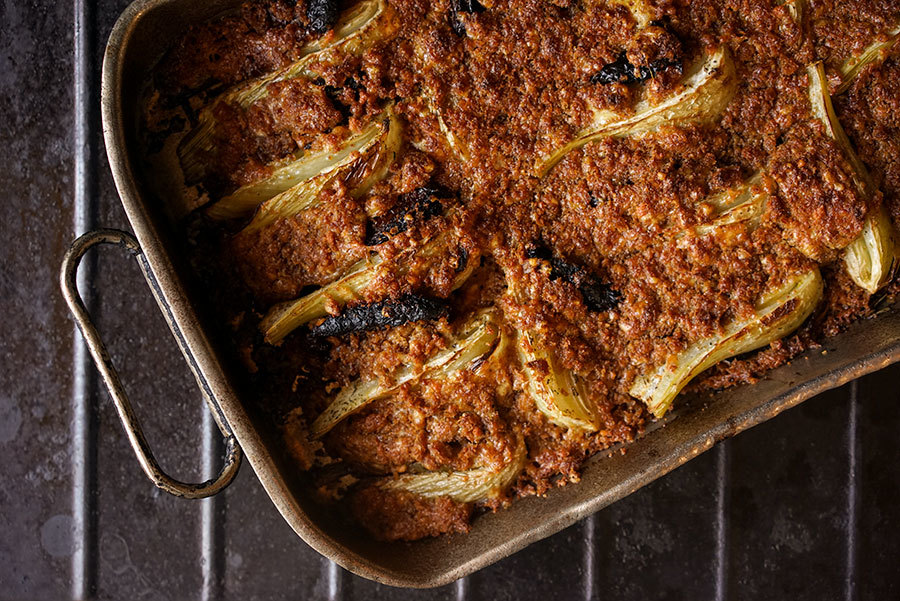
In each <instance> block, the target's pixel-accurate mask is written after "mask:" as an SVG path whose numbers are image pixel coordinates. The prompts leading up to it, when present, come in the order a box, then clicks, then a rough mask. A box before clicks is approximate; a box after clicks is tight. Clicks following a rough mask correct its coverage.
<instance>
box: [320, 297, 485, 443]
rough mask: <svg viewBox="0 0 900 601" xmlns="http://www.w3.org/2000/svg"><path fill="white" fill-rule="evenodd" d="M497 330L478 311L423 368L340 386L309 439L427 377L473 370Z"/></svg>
mask: <svg viewBox="0 0 900 601" xmlns="http://www.w3.org/2000/svg"><path fill="white" fill-rule="evenodd" d="M499 338H500V328H499V326H498V325H497V323H496V316H495V314H494V313H493V312H491V311H481V312H479V313H477V314H476V315H475V316H474V317H473V318H472V319H471V320H469V321H468V322H467V323H465V324H464V325H463V326H462V327H461V328H460V330H459V333H458V334H456V335H454V336H453V337H451V338H450V339H449V340H447V346H446V348H445V349H443V350H441V351H439V352H438V353H436V354H435V355H434V356H432V357H431V358H429V359H428V360H427V361H426V362H425V364H424V365H421V366H414V365H409V366H406V367H404V368H403V369H401V370H400V372H399V373H398V374H397V375H396V376H395V377H394V378H393V380H392V381H391V382H390V383H385V382H382V381H381V380H379V379H377V378H376V379H367V380H357V381H355V382H353V383H351V384H348V385H347V386H345V387H343V388H342V389H341V390H340V391H339V392H338V393H337V396H335V398H334V400H333V401H332V402H331V404H330V405H328V407H327V408H326V409H325V411H323V412H322V413H321V415H319V416H318V417H317V418H316V420H315V421H314V422H313V423H312V425H311V426H310V428H309V431H310V435H311V436H312V437H313V438H321V437H322V436H323V435H325V434H326V433H328V431H329V430H331V429H332V428H333V427H334V426H336V425H337V424H338V423H340V422H341V420H343V419H344V418H346V417H347V416H349V415H351V414H353V413H355V412H356V411H359V410H360V409H361V408H363V407H365V406H366V405H368V404H369V403H371V402H372V401H377V400H378V399H383V398H386V397H389V396H390V395H392V394H394V393H396V392H397V391H398V390H399V389H400V387H401V386H403V385H405V384H408V383H412V384H415V383H417V382H419V381H421V380H422V379H427V378H441V379H446V378H452V377H453V375H454V374H455V373H457V372H459V371H461V370H464V369H469V368H472V367H473V366H475V367H477V366H478V365H480V364H481V361H479V360H480V359H483V358H484V357H486V356H488V355H490V354H491V353H492V352H493V351H494V349H495V348H496V347H497V343H498V341H499Z"/></svg>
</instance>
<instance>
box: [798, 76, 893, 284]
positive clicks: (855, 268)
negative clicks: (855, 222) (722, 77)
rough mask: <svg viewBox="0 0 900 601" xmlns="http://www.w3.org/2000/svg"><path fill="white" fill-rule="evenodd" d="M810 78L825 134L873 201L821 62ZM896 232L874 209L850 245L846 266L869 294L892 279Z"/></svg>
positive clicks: (814, 106) (816, 113)
mask: <svg viewBox="0 0 900 601" xmlns="http://www.w3.org/2000/svg"><path fill="white" fill-rule="evenodd" d="M807 73H808V74H809V99H810V102H811V103H812V110H813V115H814V116H815V118H816V119H818V120H819V121H820V122H821V123H822V125H823V126H824V127H825V132H826V133H827V134H828V136H829V137H830V138H831V139H833V140H834V141H835V142H836V143H837V144H838V146H840V148H841V150H842V151H843V152H844V156H845V157H846V158H847V160H848V161H849V163H850V165H851V167H852V168H853V181H854V184H855V185H856V187H857V189H858V190H859V192H860V193H861V194H863V195H864V196H865V197H866V198H868V199H870V200H871V198H872V195H873V194H874V191H875V185H874V183H873V182H872V179H871V177H870V176H869V172H868V171H867V170H866V167H865V165H863V162H862V161H861V160H860V159H859V156H857V154H856V152H855V151H854V150H853V145H852V144H851V143H850V139H849V138H847V134H846V133H844V128H843V127H841V123H840V121H839V120H838V118H837V115H836V114H835V112H834V107H833V106H832V104H831V96H830V94H829V93H828V81H827V79H826V78H825V68H824V66H823V65H822V63H821V62H817V63H814V64H812V65H810V66H809V67H807ZM893 230H894V228H893V225H892V224H891V221H890V218H889V217H888V215H887V213H886V212H885V210H884V207H882V206H880V205H879V206H877V207H874V208H872V209H870V214H869V216H868V217H867V218H866V222H865V224H864V226H863V231H862V232H861V233H860V235H859V236H857V238H856V239H855V240H854V241H853V242H851V243H850V245H849V246H848V247H847V249H846V250H845V252H844V263H845V264H846V266H847V273H848V274H849V275H850V277H851V279H853V281H854V282H855V283H856V284H857V285H858V286H859V287H860V288H863V289H864V290H866V291H867V292H868V293H869V294H874V293H875V292H877V291H878V289H879V288H881V287H882V286H884V285H885V284H886V283H887V282H888V280H889V279H890V276H891V269H892V267H893V264H894V258H895V256H896V253H897V249H896V247H895V241H894V231H893Z"/></svg>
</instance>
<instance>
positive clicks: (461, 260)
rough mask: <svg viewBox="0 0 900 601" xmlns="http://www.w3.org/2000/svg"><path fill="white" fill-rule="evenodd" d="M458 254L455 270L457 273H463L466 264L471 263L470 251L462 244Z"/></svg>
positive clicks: (458, 248)
mask: <svg viewBox="0 0 900 601" xmlns="http://www.w3.org/2000/svg"><path fill="white" fill-rule="evenodd" d="M457 253H459V254H457V255H456V268H455V269H454V271H455V272H456V273H462V272H463V271H465V270H466V266H467V265H468V264H469V251H468V250H466V249H465V247H463V246H462V245H460V246H459V247H457Z"/></svg>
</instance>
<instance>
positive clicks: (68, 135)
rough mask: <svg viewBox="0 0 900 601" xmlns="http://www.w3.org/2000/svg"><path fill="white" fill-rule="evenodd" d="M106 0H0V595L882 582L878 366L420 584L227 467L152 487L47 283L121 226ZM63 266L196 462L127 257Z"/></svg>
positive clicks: (890, 528) (210, 437)
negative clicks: (185, 494) (327, 542)
mask: <svg viewBox="0 0 900 601" xmlns="http://www.w3.org/2000/svg"><path fill="white" fill-rule="evenodd" d="M124 6H125V0H115V1H112V0H101V1H99V2H91V1H89V0H74V1H73V2H68V3H67V2H63V3H59V2H51V1H50V0H37V1H34V2H16V1H15V0H4V1H3V2H2V4H0V27H2V32H0V148H2V149H3V151H2V159H0V184H2V190H3V191H4V195H3V197H4V200H5V202H6V204H7V206H8V207H9V209H10V210H8V211H7V212H6V214H5V218H4V219H2V220H0V235H2V239H3V240H4V244H3V245H2V251H0V252H2V258H0V303H2V309H3V315H6V316H7V317H6V323H5V326H6V327H5V328H4V332H3V334H2V335H0V357H2V358H3V369H0V452H2V455H3V461H2V462H0V477H2V481H3V486H2V487H0V585H2V586H0V599H10V600H26V599H66V598H73V599H80V598H97V599H194V598H200V599H218V598H222V599H313V600H316V599H340V600H363V599H365V600H368V599H422V600H429V601H431V600H435V601H436V600H443V599H462V600H473V601H474V600H482V599H491V600H496V601H501V600H505V599H523V600H526V601H527V600H530V599H542V600H544V599H557V598H559V599H570V598H571V599H578V598H584V599H601V598H610V597H614V598H617V599H647V598H654V599H656V598H659V599H672V600H675V599H691V600H696V599H761V598H768V599H773V598H784V597H788V596H790V598H792V599H794V600H800V599H815V600H821V599H839V598H843V599H848V600H852V599H873V600H875V599H877V600H882V599H896V598H900V576H898V575H897V565H898V562H900V537H898V536H897V535H896V532H897V531H898V529H900V440H898V436H897V432H898V430H900V403H898V402H897V401H898V396H900V394H898V387H897V386H896V381H897V378H898V376H900V366H895V367H892V368H889V369H887V370H884V371H882V372H879V373H877V374H874V375H872V376H869V377H866V378H864V379H862V380H860V381H858V382H855V383H853V384H850V385H848V386H845V387H843V388H841V389H839V390H835V391H832V392H829V393H827V394H824V395H822V396H820V397H818V398H816V399H813V400H810V401H808V402H806V403H805V404H803V405H801V406H800V407H798V408H796V409H794V410H791V411H789V412H787V413H786V414H784V415H782V416H780V417H778V418H777V419H774V420H772V421H770V422H768V423H766V424H763V425H762V426H759V427H757V428H755V429H753V430H751V431H749V432H746V433H744V434H742V435H740V436H739V437H737V438H736V439H733V440H730V441H727V442H725V443H723V444H720V445H718V446H717V447H716V448H715V449H714V450H712V451H711V452H709V453H706V454H704V455H702V456H700V457H699V458H697V459H696V460H694V461H692V462H690V463H688V464H687V465H686V466H684V467H682V468H680V469H678V470H676V471H675V472H673V473H672V474H670V475H669V476H667V477H665V478H663V479H661V480H659V481H657V482H655V483H653V484H651V485H649V486H648V487H646V488H644V489H642V490H640V491H639V492H637V493H635V494H634V495H632V496H630V497H628V498H626V499H625V500H623V501H621V502H619V503H616V504H615V505H613V506H611V507H609V508H608V509H606V510H604V511H602V512H600V513H598V514H596V515H595V516H593V517H591V518H588V519H587V520H585V521H583V522H581V523H579V524H577V525H575V526H573V527H571V528H569V529H568V530H566V531H564V532H562V533H560V534H558V535H556V536H554V537H552V538H550V539H547V540H545V541H542V542H539V543H537V544H535V545H532V546H531V547H529V548H528V549H526V550H524V551H522V552H521V553H518V554H517V555H515V556H513V557H510V558H508V559H506V560H505V561H502V562H500V563H498V564H496V565H494V566H492V567H490V568H487V569H485V570H483V571H481V572H479V573H477V574H475V575H473V576H471V577H469V578H467V579H464V580H462V581H459V582H457V583H455V584H454V585H450V586H448V587H444V588H443V589H437V590H433V591H403V590H397V589H390V588H387V587H383V586H379V585H375V584H373V583H371V582H368V581H365V580H362V579H360V578H357V577H355V576H352V575H350V574H348V573H346V572H344V571H343V570H341V569H339V568H337V567H336V566H334V565H333V564H331V563H330V562H328V561H326V560H324V559H322V558H321V557H319V556H318V555H317V554H316V553H314V552H313V551H311V550H310V549H309V548H308V547H307V546H306V545H305V544H304V543H303V542H302V541H300V539H299V538H297V537H296V536H294V535H293V534H292V532H291V531H290V530H289V528H288V527H287V526H286V525H285V524H284V522H283V521H282V519H281V518H280V517H279V515H278V514H277V512H276V510H275V508H274V507H273V506H272V505H271V503H270V502H269V501H268V499H267V497H266V495H265V493H264V492H263V490H262V488H261V487H260V485H259V483H258V482H257V480H256V478H255V476H254V475H253V473H252V471H251V470H250V469H249V468H247V467H245V468H244V469H243V470H242V472H241V474H240V475H239V476H238V479H237V481H236V482H235V483H234V484H233V485H232V487H231V488H229V489H228V490H227V492H226V493H225V494H224V495H223V496H222V497H221V498H216V499H212V500H205V501H184V500H179V499H174V498H171V497H168V496H166V495H164V494H162V493H158V492H156V491H155V490H154V489H153V487H152V486H151V485H150V484H149V483H148V482H147V480H146V479H145V478H144V476H143V475H142V474H141V473H140V470H139V468H138V465H137V462H136V461H135V460H134V458H133V457H132V455H131V451H130V450H129V448H128V446H127V443H126V441H125V438H124V435H123V433H122V430H121V427H120V426H119V424H118V421H117V418H116V416H115V414H114V412H113V410H112V407H111V404H110V402H109V400H108V399H107V398H106V394H105V392H104V391H102V390H101V389H100V388H99V387H98V382H97V380H96V378H95V377H94V375H93V371H92V369H91V368H90V366H89V365H88V363H87V362H86V361H87V360H86V353H85V351H84V348H83V346H82V344H81V341H80V338H79V337H78V336H77V335H76V334H75V332H74V328H73V325H72V323H71V322H70V321H69V320H68V319H67V317H66V311H65V308H64V305H63V302H62V299H61V297H60V295H59V293H58V292H57V286H56V270H57V268H58V265H59V262H60V259H61V257H62V253H63V251H64V249H65V246H66V245H67V244H68V242H69V241H70V240H71V239H72V237H73V236H74V234H75V233H76V232H81V231H84V230H85V229H89V228H91V227H95V226H98V225H103V226H112V227H126V223H125V218H124V214H123V212H122V210H121V208H120V206H119V204H118V201H117V198H116V194H115V191H114V189H113V185H112V181H111V177H110V175H109V171H108V169H107V167H106V162H105V155H104V149H103V146H102V139H101V135H100V124H99V115H98V101H97V91H98V77H99V62H100V56H101V52H102V42H103V41H105V39H106V36H107V35H108V32H109V30H110V28H111V26H112V24H113V22H114V21H115V18H116V17H117V16H118V14H119V12H120V11H121V10H122V9H123V8H124ZM86 268H87V269H86V270H85V273H84V277H83V278H82V280H83V284H84V286H83V291H84V292H85V294H86V296H88V297H89V300H90V303H91V306H92V309H93V311H94V312H95V315H96V316H97V320H98V322H99V323H100V327H101V329H102V331H103V332H104V335H105V337H106V340H107V341H108V344H109V346H110V349H111V352H112V355H113V357H114V359H115V361H116V362H117V364H118V365H119V367H120V369H121V371H122V373H123V379H124V381H125V382H126V383H127V386H128V387H129V389H130V390H131V391H132V395H133V398H134V401H135V403H136V405H137V406H138V410H139V414H140V416H141V417H143V418H144V421H145V422H146V430H147V434H148V437H149V438H150V440H151V442H152V443H153V444H154V446H155V448H157V449H158V452H159V456H160V457H159V458H160V460H161V462H162V463H163V465H164V466H166V467H167V468H168V469H169V470H170V471H171V472H173V473H174V474H175V475H177V476H179V477H182V478H199V477H201V476H205V475H208V474H209V473H211V472H212V471H213V469H214V464H215V462H216V458H217V457H218V452H219V449H218V438H217V435H216V433H215V428H214V426H213V424H212V421H211V419H210V418H209V415H208V414H207V412H206V410H205V408H204V406H203V404H202V401H201V399H200V395H199V393H198V392H197V391H196V390H195V389H194V386H193V382H192V379H191V377H190V375H189V373H188V371H187V369H186V367H185V366H184V365H183V362H182V360H181V357H180V355H179V353H178V352H177V350H176V349H175V345H174V344H173V343H172V341H171V340H170V338H169V334H168V331H167V330H166V327H165V325H164V323H163V321H162V319H161V317H160V316H159V315H158V312H157V309H156V306H155V305H154V303H153V301H152V300H151V297H150V295H149V294H148V293H147V292H146V290H145V288H144V284H143V281H142V279H141V276H140V274H139V272H138V270H137V268H136V266H135V265H133V264H132V263H131V262H130V260H129V259H127V258H125V257H123V256H119V255H117V254H116V253H115V251H107V252H104V253H102V254H101V255H99V256H96V257H94V258H93V261H92V262H90V263H88V264H87V265H86Z"/></svg>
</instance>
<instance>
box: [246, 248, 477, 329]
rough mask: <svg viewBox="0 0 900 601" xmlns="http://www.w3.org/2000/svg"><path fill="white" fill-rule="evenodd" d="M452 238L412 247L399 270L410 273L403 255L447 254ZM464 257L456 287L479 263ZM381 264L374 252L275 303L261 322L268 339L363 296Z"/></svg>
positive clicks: (431, 257) (427, 257) (432, 256)
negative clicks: (341, 272)
mask: <svg viewBox="0 0 900 601" xmlns="http://www.w3.org/2000/svg"><path fill="white" fill-rule="evenodd" d="M451 238H452V236H451V235H450V234H449V233H447V232H443V233H441V234H438V235H437V236H436V237H435V238H433V239H432V240H430V241H429V242H426V243H425V244H424V245H422V246H421V247H420V248H418V249H414V250H411V251H409V253H407V254H406V255H405V256H403V257H400V258H399V265H400V274H401V275H404V274H406V273H407V271H406V269H407V268H406V267H405V266H406V265H407V263H408V262H404V261H403V259H404V258H407V259H412V255H413V254H415V255H416V256H417V257H421V258H424V259H425V260H426V262H429V261H431V260H437V259H438V258H440V257H441V256H445V255H446V254H447V253H449V252H450V250H451V244H452V240H451ZM465 260H466V262H465V265H461V266H460V270H459V272H458V273H457V274H456V277H455V278H454V280H453V288H452V289H453V290H456V289H457V288H459V287H460V286H462V285H463V283H464V282H465V281H466V279H467V278H468V277H469V276H470V275H471V274H472V271H474V269H475V267H476V265H477V263H478V261H477V259H476V258H475V257H471V256H468V257H465ZM381 264H382V259H381V257H379V256H378V255H377V254H374V253H373V254H371V255H369V256H368V257H366V258H365V259H362V260H360V261H358V262H357V263H355V264H354V265H353V266H352V267H351V268H350V269H349V270H348V271H347V273H346V274H344V275H342V276H341V277H340V278H339V279H337V280H335V281H334V282H331V283H330V284H326V285H325V286H322V287H321V288H319V289H318V290H315V291H314V292H311V293H310V294H307V295H306V296H302V297H300V298H298V299H294V300H290V301H285V302H283V303H280V304H278V305H275V306H274V307H272V308H271V309H270V310H269V312H268V313H266V315H265V317H264V318H263V320H262V322H261V323H260V326H259V327H260V330H262V332H263V334H264V335H265V340H266V342H268V343H269V344H278V343H279V342H281V341H282V340H284V338H285V336H287V335H288V334H290V333H291V332H293V331H294V330H295V329H297V328H299V327H301V326H303V325H305V324H307V323H309V322H310V321H312V320H314V319H318V318H320V317H325V316H326V315H328V307H333V306H338V307H343V306H345V305H346V304H347V303H349V302H351V301H356V300H363V299H364V298H365V291H366V289H367V288H368V287H369V286H370V285H371V284H372V283H373V282H374V281H375V278H376V277H378V275H379V273H380V271H379V267H380V266H381Z"/></svg>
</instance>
